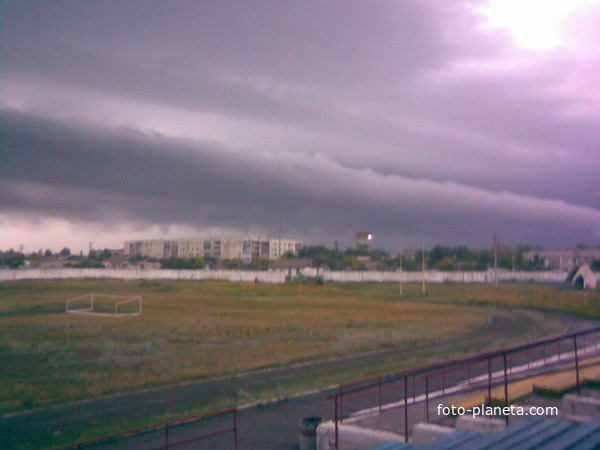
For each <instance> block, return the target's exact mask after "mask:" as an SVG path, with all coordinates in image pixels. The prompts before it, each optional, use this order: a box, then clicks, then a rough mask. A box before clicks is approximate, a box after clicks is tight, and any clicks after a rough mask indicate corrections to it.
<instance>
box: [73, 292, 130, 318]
mask: <svg viewBox="0 0 600 450" xmlns="http://www.w3.org/2000/svg"><path fill="white" fill-rule="evenodd" d="M65 309H66V312H68V313H71V314H88V315H96V316H111V317H115V316H139V315H140V314H142V297H141V296H140V295H110V294H96V293H91V294H85V295H81V296H79V297H75V298H71V299H69V300H67V302H66V303H65Z"/></svg>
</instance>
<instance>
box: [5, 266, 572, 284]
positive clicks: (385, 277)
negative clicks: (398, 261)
mask: <svg viewBox="0 0 600 450" xmlns="http://www.w3.org/2000/svg"><path fill="white" fill-rule="evenodd" d="M300 274H301V275H302V276H304V277H309V278H314V277H322V278H323V280H324V281H330V282H341V283H399V282H405V283H413V282H416V283H420V282H421V281H422V280H423V276H424V277H425V281H426V282H427V283H491V282H494V271H491V270H489V271H478V272H443V271H434V270H432V271H427V272H425V274H423V272H405V271H403V272H383V271H351V272H337V271H327V270H322V269H312V268H308V269H302V270H301V271H300ZM289 275H290V274H289V272H288V271H287V270H268V271H250V270H206V269H199V270H171V269H73V268H64V269H0V281H15V280H63V279H84V278H111V279H119V280H227V281H234V282H255V281H256V282H260V283H284V282H285V281H286V278H287V277H289ZM566 277H567V273H566V272H559V271H552V272H523V271H509V270H499V271H498V281H501V282H502V281H504V282H506V281H518V282H527V281H528V282H541V283H563V282H564V281H565V279H566Z"/></svg>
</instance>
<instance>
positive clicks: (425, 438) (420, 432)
mask: <svg viewBox="0 0 600 450" xmlns="http://www.w3.org/2000/svg"><path fill="white" fill-rule="evenodd" d="M455 431H456V430H455V429H454V428H452V427H445V426H443V425H436V424H433V423H418V424H416V425H415V426H414V427H413V429H412V443H413V444H414V445H421V444H426V443H428V442H431V441H434V440H436V439H438V438H441V437H443V436H447V435H449V434H452V433H454V432H455Z"/></svg>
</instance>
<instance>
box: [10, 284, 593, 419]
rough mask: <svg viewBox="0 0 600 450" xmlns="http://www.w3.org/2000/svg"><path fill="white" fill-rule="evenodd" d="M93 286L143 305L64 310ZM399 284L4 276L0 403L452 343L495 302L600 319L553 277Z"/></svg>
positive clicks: (553, 326)
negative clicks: (112, 312) (140, 308)
mask: <svg viewBox="0 0 600 450" xmlns="http://www.w3.org/2000/svg"><path fill="white" fill-rule="evenodd" d="M90 292H98V293H103V294H113V295H136V294H140V295H141V296H142V297H143V301H144V312H143V314H142V315H141V316H137V317H136V316H133V317H118V318H117V317H114V318H111V317H92V316H82V315H73V314H66V313H65V312H64V308H65V301H66V300H67V299H69V298H72V297H77V296H79V295H82V294H86V293H90ZM403 292H404V295H403V296H402V297H399V295H398V293H399V289H398V286H397V285H391V284H387V285H386V284H327V285H325V286H314V285H308V284H291V285H264V284H234V283H227V282H193V281H189V282H182V281H173V282H171V281H165V282H148V281H114V280H83V281H39V282H29V281H28V282H11V283H4V284H3V285H1V286H0V299H1V300H0V366H1V367H2V368H3V370H2V371H0V386H1V392H0V410H1V412H2V413H7V412H11V411H17V410H21V409H27V408H31V407H37V406H42V405H47V404H53V403H63V402H67V401H72V400H77V399H83V398H91V397H97V396H101V395H104V394H107V393H114V392H120V391H125V390H131V389H137V388H143V387H147V386H154V385H162V384H168V383H174V382H178V381H183V380H191V379H198V378H203V377H213V376H216V375H223V374H233V373H236V372H240V371H246V370H251V369H256V368H261V367H268V366H274V365H286V364H290V363H292V362H299V361H309V360H315V359H322V358H328V357H335V356H344V355H350V354H355V353H359V352H365V351H370V350H375V349H381V348H386V347H390V346H395V345H399V344H407V343H412V342H432V343H435V342H438V341H449V340H452V338H454V337H457V336H459V335H461V334H464V333H466V332H469V331H471V332H477V330H481V332H482V333H485V330H486V329H488V328H490V324H493V321H494V320H496V319H497V317H496V314H495V311H496V310H497V307H498V306H509V307H517V306H519V307H526V308H537V309H545V310H557V311H569V312H574V313H577V314H580V315H584V316H587V317H591V318H598V317H599V315H598V312H599V309H598V304H599V303H600V299H599V298H598V293H597V292H589V293H582V292H577V291H561V290H559V289H558V288H557V287H556V286H544V285H529V284H527V285H523V284H521V285H501V286H500V287H499V289H497V290H496V289H494V288H493V287H491V286H489V285H458V284H457V285H452V284H444V285H431V286H429V287H428V295H427V296H425V297H423V296H422V295H421V292H420V286H419V285H406V286H404V288H403ZM486 326H487V328H486ZM561 327H563V328H564V325H562V324H560V323H559V322H553V321H552V320H547V321H546V323H545V324H544V327H541V328H540V327H537V328H536V327H532V328H531V330H529V332H528V333H525V332H520V333H516V334H515V335H514V336H513V337H514V338H517V339H520V340H524V339H526V338H533V337H537V336H539V335H541V334H547V333H551V332H557V331H564V329H563V328H561ZM521 331H522V330H521ZM506 334H507V336H506V339H505V341H506V342H509V341H510V336H509V335H510V332H507V333H506ZM494 342H495V343H496V344H498V341H497V336H496V337H495V338H494ZM490 345H491V344H490ZM407 360H410V358H407ZM379 369H385V367H383V368H379ZM351 375H352V374H346V376H351ZM336 381H337V380H336Z"/></svg>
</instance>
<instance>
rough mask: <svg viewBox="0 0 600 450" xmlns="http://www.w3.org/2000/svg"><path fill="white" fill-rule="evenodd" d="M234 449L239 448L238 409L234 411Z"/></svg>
mask: <svg viewBox="0 0 600 450" xmlns="http://www.w3.org/2000/svg"><path fill="white" fill-rule="evenodd" d="M233 448H234V449H235V450H237V448H238V435H237V408H235V409H234V410H233Z"/></svg>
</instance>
